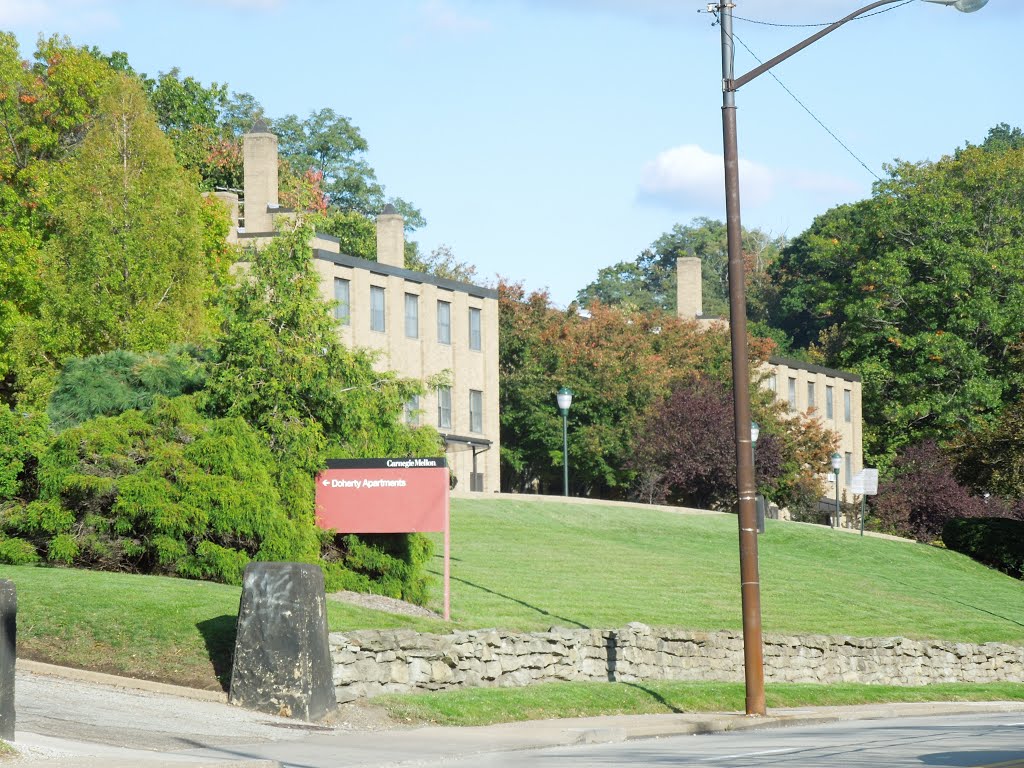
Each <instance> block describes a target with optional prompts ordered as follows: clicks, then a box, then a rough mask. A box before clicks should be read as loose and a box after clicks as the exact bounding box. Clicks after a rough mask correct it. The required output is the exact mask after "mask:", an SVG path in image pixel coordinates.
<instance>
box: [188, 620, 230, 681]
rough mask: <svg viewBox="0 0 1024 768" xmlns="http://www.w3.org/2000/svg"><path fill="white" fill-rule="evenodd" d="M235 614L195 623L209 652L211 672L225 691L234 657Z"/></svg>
mask: <svg viewBox="0 0 1024 768" xmlns="http://www.w3.org/2000/svg"><path fill="white" fill-rule="evenodd" d="M237 622H238V617H237V616H227V615H225V616H217V617H216V618H213V619H207V620H206V621H200V622H199V623H198V624H196V628H197V629H198V630H199V634H201V635H202V636H203V641H204V642H205V643H206V652H207V653H208V654H210V663H211V664H213V673H214V674H215V675H216V676H217V682H219V683H220V686H221V688H223V689H224V691H225V692H227V691H228V689H229V688H230V687H231V664H232V662H233V661H234V657H235V628H236V625H237Z"/></svg>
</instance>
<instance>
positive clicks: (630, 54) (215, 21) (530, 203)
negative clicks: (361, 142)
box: [0, 0, 1024, 305]
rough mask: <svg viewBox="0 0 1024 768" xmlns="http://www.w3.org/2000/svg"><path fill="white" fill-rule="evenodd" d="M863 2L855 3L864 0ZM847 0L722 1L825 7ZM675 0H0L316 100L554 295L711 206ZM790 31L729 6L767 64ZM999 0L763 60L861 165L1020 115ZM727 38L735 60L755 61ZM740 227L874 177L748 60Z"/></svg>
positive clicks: (806, 13) (493, 272)
mask: <svg viewBox="0 0 1024 768" xmlns="http://www.w3.org/2000/svg"><path fill="white" fill-rule="evenodd" d="M866 1H867V0H862V3H866ZM859 4H861V3H858V2H857V0H854V2H847V0H737V3H736V9H735V14H736V16H737V17H742V18H749V19H755V20H760V21H770V22H774V23H777V24H801V23H819V22H829V21H833V20H835V19H837V18H840V17H842V16H844V15H846V14H847V13H849V12H850V11H852V10H853V9H854V8H856V7H857V6H858V5H859ZM705 9H706V3H701V2H695V1H694V0H377V1H376V2H365V1H364V2H349V1H346V0H337V1H336V2H328V1H327V0H321V1H320V2H315V1H314V0H203V1H200V0H178V2H158V1H157V0H153V1H152V2H150V1H147V2H142V1H141V0H140V1H139V2H134V1H133V0H0V29H4V30H8V31H12V32H14V33H15V34H16V35H17V36H18V39H19V41H20V42H21V45H22V50H23V53H24V54H25V55H26V56H29V55H30V54H31V52H32V49H33V48H34V45H35V40H36V37H37V36H38V34H39V33H45V34H51V33H59V34H65V35H68V36H70V37H71V39H72V41H73V42H75V43H78V44H87V45H96V46H98V47H99V48H101V49H102V50H104V51H111V50H123V51H126V52H127V53H128V55H129V59H130V61H131V62H132V65H133V66H134V67H135V68H136V69H137V70H140V71H143V72H146V73H148V74H150V75H155V74H156V73H157V72H162V71H167V70H169V69H171V68H172V67H175V66H177V67H179V68H180V69H181V71H182V73H183V74H185V75H192V76H194V77H196V78H198V79H200V80H202V81H203V82H205V83H209V82H211V81H217V82H221V83H226V84H227V85H228V86H229V87H230V88H231V90H234V91H240V92H249V93H251V94H253V95H254V96H255V97H256V98H257V99H258V100H259V101H260V102H261V103H262V104H263V105H264V107H265V108H266V110H267V114H268V115H269V116H271V117H279V116H282V115H284V114H288V113H293V114H298V115H300V116H303V115H305V114H308V113H309V112H310V111H313V110H318V109H321V108H323V107H330V108H332V109H334V110H335V111H336V112H338V113H339V114H343V115H346V116H347V117H349V118H350V119H351V120H352V121H353V123H354V124H355V125H356V126H358V127H359V129H360V131H361V132H362V134H363V136H364V137H365V138H366V139H367V141H368V142H369V146H370V150H369V154H368V160H369V162H370V164H371V165H372V166H373V167H374V168H375V169H376V171H377V175H378V178H379V180H380V181H381V182H382V183H383V184H384V185H385V187H386V189H387V192H388V193H389V194H392V195H397V196H400V197H403V198H405V199H407V200H409V201H411V202H413V203H414V204H416V205H417V206H419V207H420V209H421V210H422V211H423V213H424V215H425V217H426V219H427V221H428V225H427V227H426V228H424V229H422V230H420V231H418V232H417V233H415V235H414V237H415V238H416V239H417V240H419V241H420V244H421V246H422V247H424V248H425V249H426V250H428V251H429V250H431V249H432V248H434V247H436V246H437V245H439V244H442V243H443V244H447V245H449V246H450V247H451V248H452V249H453V251H454V252H455V254H456V256H457V257H458V258H459V259H460V260H463V261H467V262H469V263H472V264H475V265H476V266H477V268H478V271H479V274H480V277H481V281H493V280H494V279H495V277H496V276H497V275H500V276H502V277H505V278H509V279H512V280H517V281H523V282H524V284H525V285H526V287H527V288H528V289H538V288H544V287H548V288H550V290H551V294H552V297H553V299H554V300H555V301H556V302H557V303H559V304H562V305H564V304H567V303H568V302H569V301H571V300H572V299H573V297H574V296H575V294H576V292H577V291H578V290H579V289H580V288H582V287H583V286H584V285H586V284H587V283H588V282H590V281H591V280H592V279H593V278H594V277H595V276H596V273H597V270H598V269H600V268H601V267H604V266H608V265H610V264H613V263H615V262H617V261H622V260H632V259H633V258H635V257H636V255H637V254H638V253H639V252H640V251H641V250H642V249H643V248H644V247H646V246H647V245H649V244H650V243H651V242H652V241H653V240H655V239H656V238H657V237H658V236H659V235H661V234H662V233H663V232H666V231H668V230H669V229H671V227H672V226H673V224H676V223H684V224H685V223H688V222H689V221H690V220H691V219H693V218H694V217H697V216H708V217H711V218H718V219H722V218H724V216H725V212H724V202H723V194H722V191H721V190H722V169H721V151H722V150H721V145H722V138H721V109H720V107H721V98H722V96H721V85H720V83H721V55H720V35H719V29H718V28H717V27H713V26H712V21H713V17H712V16H710V15H709V14H707V13H705V12H702V11H704V10H705ZM812 31H813V30H812V29H806V28H800V27H785V26H768V25H763V24H755V23H752V22H749V21H740V20H737V22H736V29H735V32H736V34H737V36H738V37H739V38H740V39H741V40H742V41H743V43H746V45H747V46H749V47H750V48H751V49H752V50H753V51H754V52H755V53H756V54H757V55H758V56H759V57H760V58H762V59H767V58H770V57H771V56H774V55H775V54H776V53H778V52H780V51H781V50H783V49H785V48H787V47H788V46H789V45H791V44H793V43H794V42H796V41H797V40H799V39H801V38H802V37H804V36H806V35H807V34H810V33H811V32H812ZM1022 31H1024V2H1022V0H991V2H990V3H989V5H988V6H987V7H985V8H984V9H982V10H981V11H979V12H977V13H973V14H964V13H959V12H956V11H954V10H951V9H948V8H944V7H942V6H938V5H932V4H927V3H923V2H910V3H908V4H906V5H902V6H900V5H896V4H894V6H893V10H891V11H889V12H887V13H883V14H881V15H878V16H875V17H873V18H870V19H865V20H861V21H857V22H854V23H851V24H849V25H847V26H846V27H844V28H843V29H841V30H839V31H837V32H836V33H834V34H833V35H830V36H829V37H827V38H826V39H824V40H822V41H820V42H818V43H816V44H815V45H814V46H812V47H811V48H809V49H807V50H806V51H803V52H802V53H800V54H798V55H797V56H795V57H794V58H792V59H790V60H789V61H788V62H785V63H784V64H782V65H780V66H779V67H778V68H777V69H776V70H774V72H775V74H776V75H777V76H778V77H779V79H780V80H782V82H783V83H784V84H785V85H786V87H787V88H789V89H790V90H791V91H793V93H795V94H796V95H797V96H798V97H799V99H800V100H801V101H802V102H803V103H804V104H806V105H807V106H808V108H810V110H811V111H812V112H813V113H814V114H815V115H816V116H817V117H818V118H819V119H820V120H821V121H822V122H824V123H825V125H827V126H828V127H829V128H830V129H831V130H832V131H833V132H835V133H836V134H837V135H838V136H839V138H841V139H842V141H843V142H844V143H845V144H846V145H847V146H848V147H849V148H850V149H851V150H852V151H853V152H854V153H855V154H856V155H857V157H858V158H860V160H862V161H863V162H864V163H865V164H866V165H867V166H868V167H869V168H870V169H872V170H873V171H874V172H875V173H877V174H879V175H881V174H882V166H883V164H884V163H886V162H891V161H892V160H893V159H894V158H900V159H905V160H914V161H918V160H936V159H938V158H939V157H941V156H942V155H944V154H948V153H949V152H951V151H952V150H954V149H955V148H956V147H958V146H961V145H962V144H963V143H964V142H965V141H972V142H978V141H981V140H982V139H983V138H984V136H985V134H986V133H987V131H988V129H989V128H990V127H992V126H993V125H996V124H997V123H1000V122H1006V123H1009V124H1011V125H1015V126H1024V99H1022V97H1021V96H1022V94H1024V87H1022V86H1021V81H1020V72H1021V69H1022V66H1021V58H1022V57H1021V44H1020V36H1021V32H1022ZM756 63H757V62H756V61H754V60H753V59H752V58H751V57H750V55H749V54H748V53H747V52H746V51H745V50H743V48H742V47H740V48H739V49H738V54H737V63H736V69H737V73H741V72H745V71H747V70H748V69H750V68H752V67H753V66H755V65H756ZM737 104H738V106H739V113H738V115H739V117H738V120H739V145H740V154H741V157H742V164H741V184H742V207H743V223H744V225H745V226H748V227H760V228H762V229H766V230H769V231H771V232H773V233H776V234H785V235H788V236H790V237H792V236H795V235H797V234H799V233H800V232H801V231H803V230H804V229H805V228H806V227H807V226H808V225H809V224H810V223H811V221H812V220H813V218H814V216H816V215H817V214H819V213H822V212H824V211H825V210H827V209H828V208H830V207H832V206H833V205H836V204H839V203H842V202H848V201H852V200H857V199H861V198H864V197H867V196H868V195H870V191H871V183H872V182H873V181H874V177H873V176H872V175H871V173H869V172H868V171H867V170H865V168H864V167H862V166H861V164H860V163H859V162H858V160H857V159H855V158H853V157H851V156H850V155H849V154H848V153H847V152H846V150H844V149H843V148H842V147H841V146H840V145H839V144H838V143H837V142H836V141H835V140H834V139H833V138H831V137H830V136H829V135H828V134H827V133H826V132H825V130H823V129H822V128H821V127H820V126H819V125H818V124H817V123H816V122H815V121H814V119H812V118H811V117H810V116H809V115H808V114H807V113H806V112H805V111H804V110H803V109H802V108H801V107H800V106H799V105H798V104H797V103H795V102H794V101H793V99H792V98H791V97H790V96H789V95H788V94H787V93H786V92H785V91H784V90H783V89H782V88H781V87H780V86H779V85H778V84H777V83H776V82H775V81H774V80H773V79H771V77H770V76H769V75H765V76H762V77H761V78H760V79H758V80H756V81H754V82H752V83H750V84H748V85H747V86H746V87H744V88H743V89H742V90H741V91H740V92H739V93H738V95H737Z"/></svg>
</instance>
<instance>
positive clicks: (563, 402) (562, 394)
mask: <svg viewBox="0 0 1024 768" xmlns="http://www.w3.org/2000/svg"><path fill="white" fill-rule="evenodd" d="M555 400H557V401H558V408H559V410H561V411H562V415H563V416H568V415H569V406H570V405H572V390H571V389H569V388H568V387H562V388H561V389H560V390H558V394H557V395H555Z"/></svg>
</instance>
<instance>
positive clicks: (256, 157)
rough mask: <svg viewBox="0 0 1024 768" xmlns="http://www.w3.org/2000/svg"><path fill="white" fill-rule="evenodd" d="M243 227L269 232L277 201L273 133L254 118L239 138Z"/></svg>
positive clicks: (251, 231) (250, 231) (275, 156)
mask: <svg viewBox="0 0 1024 768" xmlns="http://www.w3.org/2000/svg"><path fill="white" fill-rule="evenodd" d="M242 177H243V182H242V183H243V190H244V193H245V213H244V218H245V231H246V232H247V233H249V234H252V233H255V232H273V231H274V214H273V212H272V211H275V210H276V209H277V207H278V201H277V136H275V135H274V134H272V133H271V132H270V130H269V129H268V128H267V124H266V123H264V122H263V121H262V120H257V121H256V123H255V125H253V127H252V130H250V131H249V132H248V133H247V134H245V136H244V137H243V138H242Z"/></svg>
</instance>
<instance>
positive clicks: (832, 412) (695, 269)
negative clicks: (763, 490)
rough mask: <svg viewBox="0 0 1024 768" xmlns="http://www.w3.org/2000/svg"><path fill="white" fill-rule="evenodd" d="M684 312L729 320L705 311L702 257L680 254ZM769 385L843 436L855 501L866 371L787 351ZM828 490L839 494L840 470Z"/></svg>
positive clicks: (771, 371)
mask: <svg viewBox="0 0 1024 768" xmlns="http://www.w3.org/2000/svg"><path fill="white" fill-rule="evenodd" d="M676 286H677V291H678V299H677V304H676V312H677V314H678V315H679V317H683V318H687V319H691V320H693V319H695V320H697V321H698V322H700V323H705V324H707V323H725V322H726V321H725V320H721V319H718V318H706V317H704V316H703V314H702V306H703V300H702V296H701V286H702V282H701V263H700V259H697V258H692V257H691V258H680V259H677V260H676ZM764 372H765V373H766V374H767V375H766V377H765V379H764V386H765V387H767V388H768V389H770V390H771V391H772V392H774V393H775V396H776V397H777V398H778V399H779V400H781V401H782V402H784V403H786V405H788V406H789V410H790V411H791V412H793V413H800V414H804V415H810V416H814V417H817V418H818V419H819V421H820V422H821V423H822V424H823V425H824V426H825V427H826V428H827V429H829V430H831V431H832V432H834V433H835V434H836V435H837V436H838V438H839V451H838V452H839V455H840V459H841V460H840V466H839V497H840V499H843V498H845V499H846V500H847V501H852V500H853V498H852V495H851V494H850V479H851V478H852V477H853V476H854V475H855V474H856V473H858V472H860V471H861V470H862V469H863V468H864V431H863V430H864V419H863V412H862V410H861V380H860V376H857V375H855V374H852V373H847V372H845V371H837V370H834V369H832V368H824V367H822V366H819V365H812V364H810V363H804V362H801V361H799V360H791V359H788V358H782V357H772V358H769V360H768V363H767V365H766V368H765V371H764ZM826 479H827V480H828V483H829V485H828V489H829V490H828V493H829V496H830V498H835V485H834V484H833V483H834V480H835V477H834V475H831V474H830V475H829V476H828V478H826Z"/></svg>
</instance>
